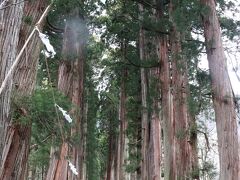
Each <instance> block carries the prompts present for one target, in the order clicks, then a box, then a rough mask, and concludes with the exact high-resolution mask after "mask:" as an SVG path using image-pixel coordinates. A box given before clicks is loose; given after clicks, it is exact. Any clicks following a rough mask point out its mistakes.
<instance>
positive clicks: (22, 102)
mask: <svg viewBox="0 0 240 180" xmlns="http://www.w3.org/2000/svg"><path fill="white" fill-rule="evenodd" d="M52 93H54V94H55V98H56V99H55V101H56V103H57V104H58V105H59V106H61V107H62V108H63V109H64V110H67V111H68V110H69V109H70V108H71V103H70V102H69V101H68V100H67V99H66V97H65V96H64V95H62V94H61V93H60V92H58V91H56V90H52V89H50V88H48V89H47V88H46V89H39V90H36V92H35V93H34V94H33V95H32V96H30V97H21V96H18V95H16V94H15V96H14V97H13V101H12V102H13V105H12V107H13V108H12V109H13V112H12V117H13V119H14V120H15V122H16V123H21V124H22V123H23V124H30V123H31V124H32V137H31V144H32V146H33V147H34V148H33V149H32V151H31V153H30V163H31V164H32V165H34V166H40V167H41V166H46V165H47V164H48V162H49V157H50V154H49V153H50V147H51V146H52V145H53V146H59V145H60V144H61V134H60V129H59V124H58V121H57V117H58V116H57V114H56V108H55V106H54V100H53V94H52ZM20 110H24V111H26V112H27V113H26V114H22V113H19V112H20ZM58 114H59V115H60V121H61V122H60V123H61V124H62V126H63V129H64V132H67V131H68V129H69V124H67V123H66V122H64V121H65V120H64V118H63V117H62V115H61V113H58ZM64 134H65V136H68V134H67V133H64Z"/></svg>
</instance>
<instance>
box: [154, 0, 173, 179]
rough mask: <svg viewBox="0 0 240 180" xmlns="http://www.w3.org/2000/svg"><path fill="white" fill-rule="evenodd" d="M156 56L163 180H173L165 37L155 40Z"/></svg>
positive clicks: (159, 3)
mask: <svg viewBox="0 0 240 180" xmlns="http://www.w3.org/2000/svg"><path fill="white" fill-rule="evenodd" d="M162 4H163V3H162V1H161V0H158V1H157V7H158V10H157V12H156V18H157V20H161V19H162V18H163V14H164V9H163V6H162ZM156 45H157V55H158V58H159V61H160V84H161V109H162V110H161V114H162V129H163V139H164V148H163V149H164V152H163V154H164V179H169V180H170V179H171V180H173V179H174V177H175V174H176V165H175V162H174V146H173V143H174V136H173V97H172V92H171V75H170V74H171V73H170V63H169V59H168V39H167V37H166V36H165V35H159V36H158V37H157V40H156Z"/></svg>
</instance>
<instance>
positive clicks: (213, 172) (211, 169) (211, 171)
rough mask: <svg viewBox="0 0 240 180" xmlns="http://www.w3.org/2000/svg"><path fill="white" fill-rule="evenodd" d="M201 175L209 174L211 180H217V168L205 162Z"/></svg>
mask: <svg viewBox="0 0 240 180" xmlns="http://www.w3.org/2000/svg"><path fill="white" fill-rule="evenodd" d="M201 173H203V174H207V175H208V177H209V179H215V178H216V176H217V171H216V167H215V166H214V165H213V163H212V162H203V165H202V169H201Z"/></svg>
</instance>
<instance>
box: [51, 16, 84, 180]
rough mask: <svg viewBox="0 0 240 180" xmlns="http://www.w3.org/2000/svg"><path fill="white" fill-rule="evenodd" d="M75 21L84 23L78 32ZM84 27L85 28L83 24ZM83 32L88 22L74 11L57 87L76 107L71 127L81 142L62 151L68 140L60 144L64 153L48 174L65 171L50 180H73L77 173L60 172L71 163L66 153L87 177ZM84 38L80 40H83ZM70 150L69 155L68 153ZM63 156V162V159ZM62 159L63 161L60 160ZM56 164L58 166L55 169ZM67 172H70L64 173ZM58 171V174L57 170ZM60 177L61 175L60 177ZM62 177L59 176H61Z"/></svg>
mask: <svg viewBox="0 0 240 180" xmlns="http://www.w3.org/2000/svg"><path fill="white" fill-rule="evenodd" d="M76 24H79V25H81V28H82V29H80V31H81V32H79V29H78V28H79V27H75V25H76ZM83 26H84V27H83ZM84 31H86V27H85V24H84V22H83V20H82V19H81V18H80V17H78V16H77V15H76V14H73V19H69V20H67V23H66V27H65V32H64V40H63V51H62V54H63V57H64V60H63V61H62V62H61V63H60V65H59V71H58V89H59V90H60V91H62V92H63V93H64V94H65V95H66V96H68V97H69V98H70V99H71V101H72V103H73V104H74V105H75V107H74V108H73V109H72V110H71V114H72V115H73V119H74V120H76V122H75V126H74V127H73V128H72V130H71V134H72V135H73V136H77V137H79V138H78V139H79V142H74V145H73V148H70V147H68V149H69V150H68V152H67V151H63V149H65V148H66V146H67V145H66V142H64V143H63V145H62V147H61V152H66V153H61V156H60V158H59V160H58V161H51V162H52V163H51V164H50V167H49V170H48V174H49V173H50V174H51V173H52V172H51V171H52V169H53V171H55V172H59V173H62V175H60V176H53V177H51V176H48V177H51V178H49V179H48V180H51V179H56V180H61V179H62V180H65V177H66V178H67V177H68V179H74V178H75V175H73V174H72V172H71V171H68V172H66V171H61V169H62V168H63V169H66V168H67V166H68V161H67V159H66V156H67V155H70V157H71V158H70V159H71V163H72V164H74V165H75V166H76V168H77V172H78V173H79V174H78V176H77V179H79V180H83V179H84V178H85V176H86V168H85V165H84V163H85V162H84V161H85V157H86V156H85V155H86V152H85V145H86V142H85V141H86V138H85V136H86V132H85V131H86V128H84V127H86V125H85V122H84V118H83V113H84V111H83V106H84V103H83V91H84V87H83V80H84V69H83V68H84V45H85V42H83V39H85V38H86V37H83V36H84V35H86V34H84ZM80 38H81V39H80ZM69 153H70V154H69ZM63 159H64V161H62V160H63ZM59 161H60V162H61V163H59ZM53 167H55V168H53ZM65 173H68V175H67V176H65ZM55 174H56V173H55ZM60 177H61V178H60ZM59 178H60V179H59Z"/></svg>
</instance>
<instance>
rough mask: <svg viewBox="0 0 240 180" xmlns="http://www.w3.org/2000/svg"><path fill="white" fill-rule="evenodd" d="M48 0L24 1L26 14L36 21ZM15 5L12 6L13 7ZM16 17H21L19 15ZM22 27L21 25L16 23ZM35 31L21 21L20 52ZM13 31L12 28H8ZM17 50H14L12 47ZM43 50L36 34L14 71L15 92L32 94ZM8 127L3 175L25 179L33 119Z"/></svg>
mask: <svg viewBox="0 0 240 180" xmlns="http://www.w3.org/2000/svg"><path fill="white" fill-rule="evenodd" d="M45 3H46V2H45V0H42V1H37V2H25V6H24V17H27V16H31V18H32V22H31V23H32V24H35V23H36V22H37V21H38V19H39V17H40V16H41V14H42V12H41V9H42V8H43V9H44V7H45V5H46V4H45ZM22 5H23V4H22V3H21V5H19V6H20V7H19V6H16V8H18V10H21V9H22ZM10 9H12V8H10ZM15 16H16V17H14V18H13V19H17V17H18V16H19V17H21V16H20V14H18V15H16V14H15ZM16 28H19V25H16ZM31 31H32V26H30V24H26V23H22V26H21V29H20V32H19V40H17V41H15V42H14V43H16V44H13V46H16V45H17V42H18V48H17V52H18V51H20V50H21V48H22V46H23V44H24V43H25V40H26V39H27V38H28V35H29V34H30V33H31ZM9 33H10V32H9ZM12 52H14V51H12ZM39 53H40V40H39V37H38V35H37V34H35V36H34V37H33V38H32V41H31V42H30V44H29V48H27V49H26V53H25V55H23V56H22V58H21V59H20V62H19V64H18V67H17V69H16V71H15V73H14V76H13V79H14V85H15V86H14V96H17V97H20V96H29V95H31V94H32V92H33V90H34V87H35V82H36V75H37V65H38V56H39ZM18 110H19V111H20V112H21V115H22V116H27V111H26V110H25V109H22V107H19V109H18ZM8 127H9V128H8V131H7V133H6V134H5V146H4V149H3V160H2V168H1V172H0V177H1V178H0V179H17V180H21V179H24V178H25V176H26V173H25V172H26V168H27V160H28V155H29V147H30V137H31V121H30V122H28V123H27V124H26V125H23V124H19V123H17V122H13V120H11V121H10V122H8Z"/></svg>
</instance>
